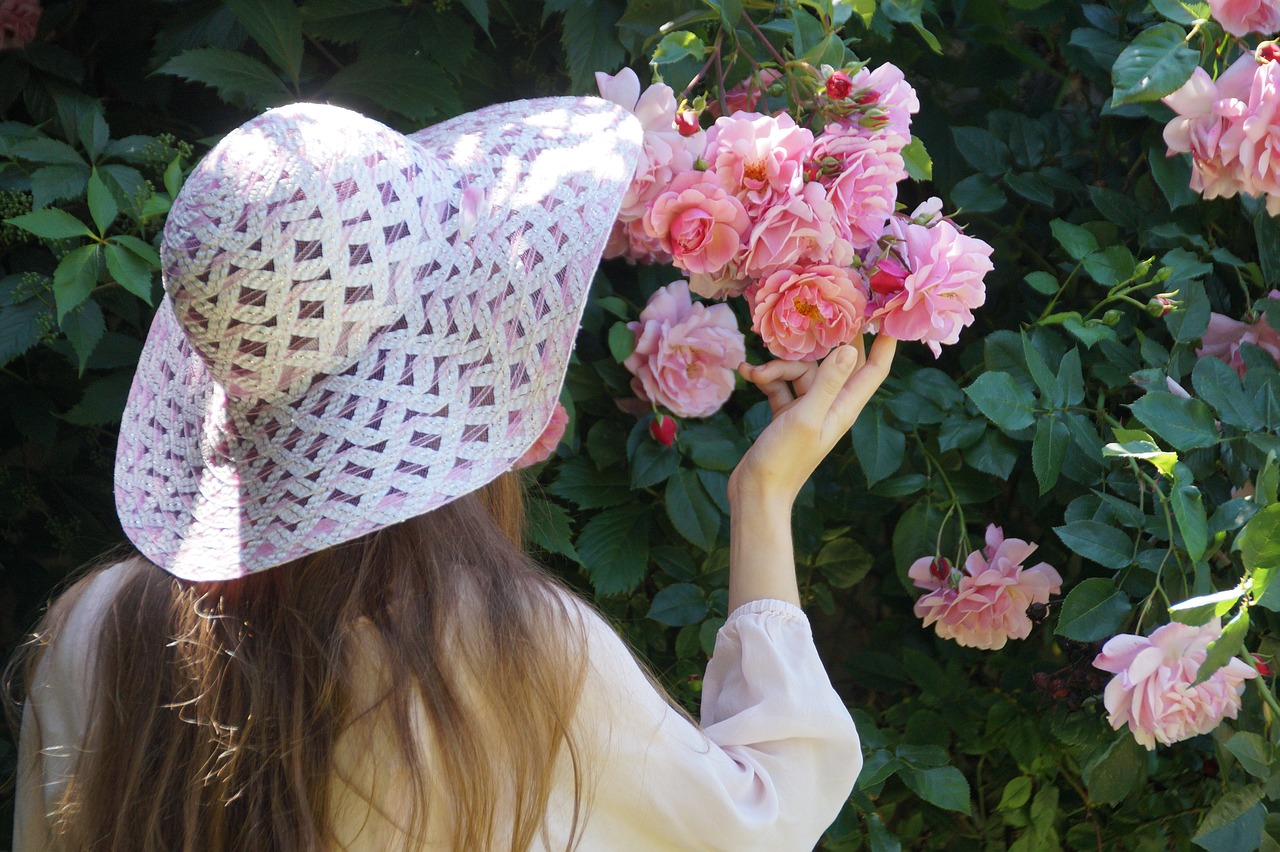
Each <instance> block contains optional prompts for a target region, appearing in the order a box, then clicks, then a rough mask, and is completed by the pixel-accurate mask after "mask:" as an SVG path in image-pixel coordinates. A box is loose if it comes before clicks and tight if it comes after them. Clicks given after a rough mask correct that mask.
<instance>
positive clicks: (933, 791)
mask: <svg viewBox="0 0 1280 852" xmlns="http://www.w3.org/2000/svg"><path fill="white" fill-rule="evenodd" d="M900 777H901V778H902V782H903V783H904V784H906V785H907V787H908V788H909V789H910V790H911V792H913V793H915V794H916V795H917V796H919V797H920V798H922V799H924V800H925V801H926V802H928V803H929V804H931V805H935V806H937V807H939V808H942V809H943V810H948V811H959V812H960V813H962V814H967V813H969V782H968V781H967V780H965V777H964V775H962V774H961V772H960V770H959V769H956V768H955V767H954V766H936V767H934V768H932V769H917V768H915V767H908V768H907V769H905V770H903V771H902V772H901V773H900Z"/></svg>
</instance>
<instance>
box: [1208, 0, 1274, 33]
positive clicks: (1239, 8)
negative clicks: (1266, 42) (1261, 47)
mask: <svg viewBox="0 0 1280 852" xmlns="http://www.w3.org/2000/svg"><path fill="white" fill-rule="evenodd" d="M1209 14H1211V15H1212V16H1213V19H1214V20H1215V21H1217V22H1218V23H1219V24H1221V25H1222V28H1223V29H1224V30H1226V31H1227V32H1229V33H1231V34H1232V35H1233V36H1243V35H1246V34H1247V33H1262V34H1263V35H1273V34H1275V33H1277V32H1280V3H1277V2H1276V0H1209Z"/></svg>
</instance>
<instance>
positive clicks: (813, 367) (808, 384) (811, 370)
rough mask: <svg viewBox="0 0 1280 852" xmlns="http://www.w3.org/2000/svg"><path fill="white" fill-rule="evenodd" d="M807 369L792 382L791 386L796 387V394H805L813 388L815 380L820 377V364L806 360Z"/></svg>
mask: <svg viewBox="0 0 1280 852" xmlns="http://www.w3.org/2000/svg"><path fill="white" fill-rule="evenodd" d="M805 367H806V369H805V371H804V372H803V373H801V374H800V375H798V376H796V378H795V380H794V381H792V382H791V386H792V387H793V388H795V392H796V396H804V395H805V394H807V393H808V392H809V391H810V390H812V389H813V382H814V380H815V379H817V378H818V365H817V364H815V363H814V362H813V361H807V362H805Z"/></svg>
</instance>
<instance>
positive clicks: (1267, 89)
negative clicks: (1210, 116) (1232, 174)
mask: <svg viewBox="0 0 1280 852" xmlns="http://www.w3.org/2000/svg"><path fill="white" fill-rule="evenodd" d="M1244 58H1246V59H1249V58H1250V57H1244ZM1223 145H1224V147H1226V146H1227V145H1234V146H1236V156H1237V157H1238V158H1239V161H1240V180H1241V183H1242V186H1241V191H1242V192H1245V193H1248V194H1249V195H1253V196H1266V198H1267V211H1268V212H1270V213H1271V215H1272V216H1275V215H1278V214H1280V62H1263V63H1261V64H1259V65H1258V66H1257V67H1256V69H1255V70H1254V73H1253V82H1252V85H1251V86H1250V88H1249V97H1248V100H1247V101H1246V102H1245V112H1244V116H1243V118H1242V119H1241V120H1240V121H1239V123H1237V124H1235V125H1234V126H1233V127H1232V128H1230V129H1229V130H1228V131H1227V133H1226V134H1225V138H1224V142H1223Z"/></svg>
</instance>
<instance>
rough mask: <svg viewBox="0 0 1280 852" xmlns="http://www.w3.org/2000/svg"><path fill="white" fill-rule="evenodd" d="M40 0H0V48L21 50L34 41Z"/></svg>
mask: <svg viewBox="0 0 1280 852" xmlns="http://www.w3.org/2000/svg"><path fill="white" fill-rule="evenodd" d="M42 11H43V10H42V9H41V8H40V0H0V50H21V49H22V48H24V47H26V46H27V45H29V44H31V42H33V41H35V38H36V29H37V28H38V27H39V26H40V13H41V12H42Z"/></svg>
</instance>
